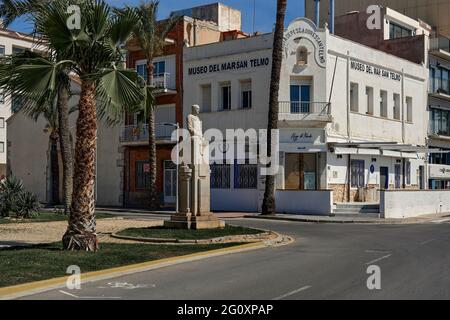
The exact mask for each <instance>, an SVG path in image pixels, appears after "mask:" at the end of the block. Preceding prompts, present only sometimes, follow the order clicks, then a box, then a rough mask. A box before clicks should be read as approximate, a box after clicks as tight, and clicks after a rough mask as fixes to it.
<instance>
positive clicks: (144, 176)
mask: <svg viewBox="0 0 450 320" xmlns="http://www.w3.org/2000/svg"><path fill="white" fill-rule="evenodd" d="M149 187H150V164H149V162H148V161H136V189H148V188H149Z"/></svg>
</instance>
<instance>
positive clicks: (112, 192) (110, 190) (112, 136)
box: [7, 82, 123, 206]
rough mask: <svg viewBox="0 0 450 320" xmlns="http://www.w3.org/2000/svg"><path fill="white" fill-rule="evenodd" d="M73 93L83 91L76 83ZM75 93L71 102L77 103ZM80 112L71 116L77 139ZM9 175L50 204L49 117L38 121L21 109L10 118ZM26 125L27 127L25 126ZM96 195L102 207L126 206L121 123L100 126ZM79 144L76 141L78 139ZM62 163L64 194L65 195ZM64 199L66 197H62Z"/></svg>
mask: <svg viewBox="0 0 450 320" xmlns="http://www.w3.org/2000/svg"><path fill="white" fill-rule="evenodd" d="M72 84H73V85H72V92H73V93H74V94H77V93H79V91H80V89H79V86H78V85H77V84H75V83H74V82H73V83H72ZM77 101H78V96H74V97H73V98H72V99H71V101H70V103H69V104H70V105H71V106H73V105H76V104H77ZM77 115H78V114H77V113H76V112H74V113H73V114H71V115H70V118H69V121H70V129H71V134H72V137H73V139H74V140H75V137H76V135H75V132H76V119H77ZM7 122H8V133H7V134H8V138H7V139H8V146H9V148H8V157H7V158H8V174H10V175H13V176H15V177H17V178H19V179H20V180H22V182H23V184H24V186H25V188H26V189H27V190H29V191H31V192H33V193H34V194H36V195H37V196H38V198H39V201H41V202H43V203H47V202H48V201H49V199H51V194H50V192H51V188H50V182H51V172H50V165H49V163H50V161H49V160H50V153H49V135H48V133H46V132H44V129H45V126H46V120H45V119H44V118H43V117H40V118H39V119H38V121H34V120H32V119H30V118H28V117H27V116H26V115H24V113H23V112H21V111H19V112H17V113H15V114H14V115H13V116H11V117H10V118H9V119H8V121H7ZM24 128H26V129H24ZM97 136H98V140H97V174H96V177H97V181H96V198H97V205H98V206H121V205H122V183H121V181H122V180H121V179H122V170H123V160H122V158H123V152H121V150H120V145H119V137H120V126H115V127H107V126H105V125H104V124H103V123H102V122H100V123H99V125H98V133H97ZM74 144H75V141H74ZM62 183H63V182H62V163H61V162H60V194H61V196H62ZM60 198H61V199H62V197H60Z"/></svg>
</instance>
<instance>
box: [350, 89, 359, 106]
mask: <svg viewBox="0 0 450 320" xmlns="http://www.w3.org/2000/svg"><path fill="white" fill-rule="evenodd" d="M358 87H359V86H358V84H357V83H353V82H352V83H350V110H351V111H353V112H358V111H359V110H358V109H359V92H358Z"/></svg>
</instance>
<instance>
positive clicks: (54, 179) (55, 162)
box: [49, 131, 60, 205]
mask: <svg viewBox="0 0 450 320" xmlns="http://www.w3.org/2000/svg"><path fill="white" fill-rule="evenodd" d="M49 140H50V175H51V185H52V192H51V194H52V199H51V204H53V205H58V204H59V203H60V202H59V201H60V199H59V159H58V134H57V133H56V132H54V131H52V132H51V133H50V138H49Z"/></svg>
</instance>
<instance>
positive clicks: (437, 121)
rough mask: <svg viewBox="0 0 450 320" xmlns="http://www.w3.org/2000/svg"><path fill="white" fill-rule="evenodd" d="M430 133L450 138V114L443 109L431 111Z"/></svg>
mask: <svg viewBox="0 0 450 320" xmlns="http://www.w3.org/2000/svg"><path fill="white" fill-rule="evenodd" d="M430 131H431V133H433V134H437V135H442V136H450V112H449V111H447V110H441V109H435V108H432V109H430Z"/></svg>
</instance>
